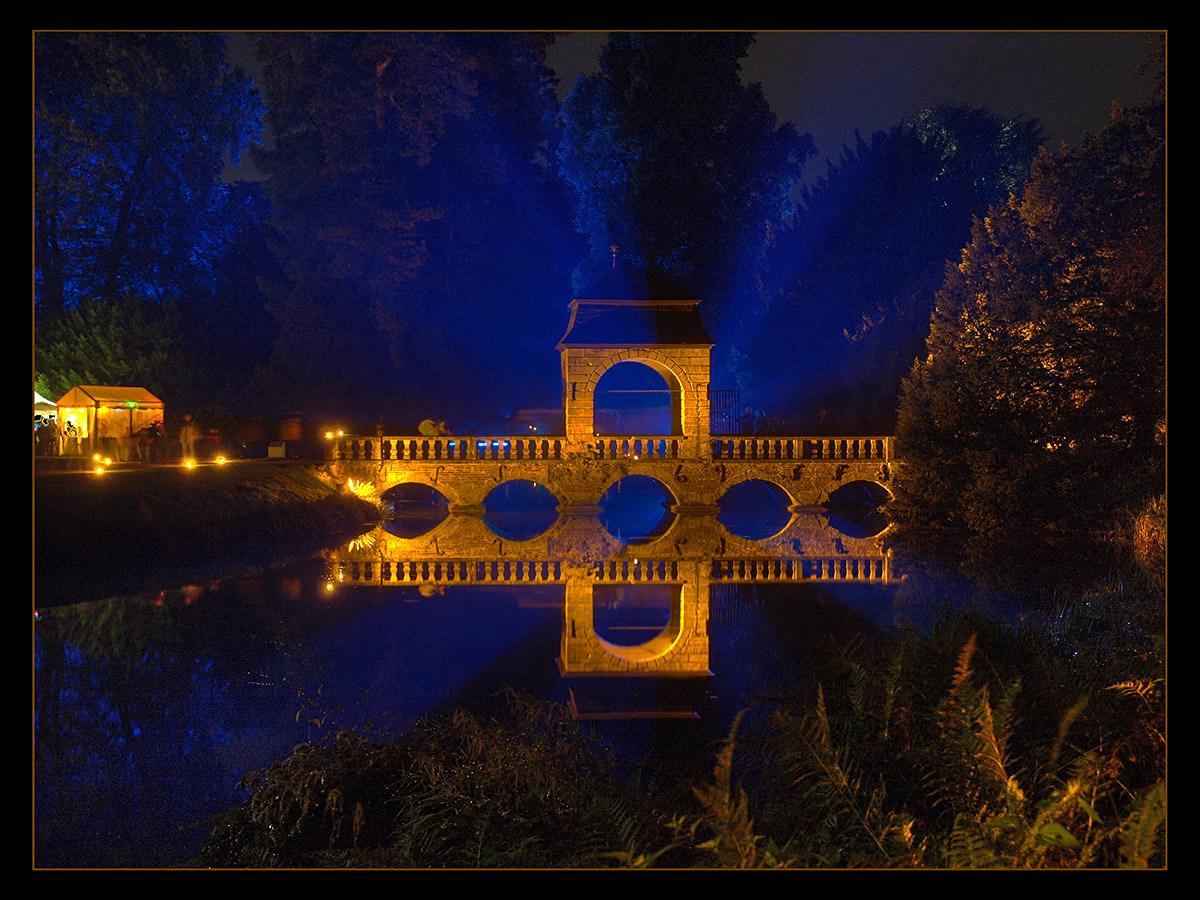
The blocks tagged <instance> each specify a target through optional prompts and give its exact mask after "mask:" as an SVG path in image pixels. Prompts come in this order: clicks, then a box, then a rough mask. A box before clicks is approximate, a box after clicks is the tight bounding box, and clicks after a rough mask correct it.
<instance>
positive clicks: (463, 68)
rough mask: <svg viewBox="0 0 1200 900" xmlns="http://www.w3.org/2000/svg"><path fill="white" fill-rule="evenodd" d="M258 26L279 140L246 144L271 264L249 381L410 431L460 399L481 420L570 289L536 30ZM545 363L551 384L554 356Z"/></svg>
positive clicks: (548, 90) (548, 93)
mask: <svg viewBox="0 0 1200 900" xmlns="http://www.w3.org/2000/svg"><path fill="white" fill-rule="evenodd" d="M254 40H255V43H256V46H257V48H258V52H259V56H260V58H261V59H262V61H263V62H264V66H265V68H264V75H263V79H264V90H265V91H266V96H267V101H268V105H269V108H270V112H269V121H270V122H271V124H272V127H273V130H274V132H275V134H276V135H277V139H276V142H275V146H274V147H273V148H272V149H270V150H269V151H266V152H263V153H261V154H257V157H258V163H259V166H260V168H261V169H262V171H263V172H264V173H266V174H267V175H268V180H267V181H266V186H267V189H268V191H269V192H270V195H271V198H272V201H273V205H274V211H275V214H274V218H273V222H274V224H275V225H276V226H277V227H278V229H279V232H280V234H281V237H282V244H281V247H280V255H281V259H282V260H283V261H284V268H285V273H286V275H287V279H286V282H285V283H283V284H281V285H280V286H279V290H277V291H276V292H275V293H274V296H273V300H272V309H273V311H274V313H275V315H276V317H277V319H278V320H279V323H280V338H279V342H278V344H277V345H276V348H275V353H274V356H273V358H272V360H271V364H270V366H269V367H268V368H267V369H266V370H265V371H264V373H263V380H262V385H263V390H264V391H266V392H269V393H277V392H288V391H290V392H291V393H292V394H293V395H294V396H295V398H296V404H297V406H298V407H304V408H323V409H327V410H331V411H332V410H335V409H338V410H341V411H343V412H344V411H347V410H360V411H361V413H362V414H363V415H369V416H370V420H372V421H373V420H374V419H375V417H376V416H377V415H379V414H380V412H386V413H387V414H388V417H389V418H391V417H392V416H393V415H397V416H399V417H402V418H403V417H411V416H413V415H414V414H415V415H416V418H415V419H413V420H412V425H413V426H415V424H416V422H417V421H419V420H420V419H421V418H424V417H425V416H427V415H430V414H431V407H436V408H437V409H438V410H439V411H440V412H439V417H441V418H450V417H452V413H451V412H450V411H447V410H448V409H452V410H453V414H456V415H459V416H463V415H466V414H468V413H470V412H472V410H469V409H467V407H469V406H470V405H471V403H472V398H474V402H475V403H476V404H477V405H478V406H482V407H486V408H488V409H490V410H491V411H492V413H493V415H497V414H498V412H499V408H500V406H501V402H500V400H499V399H498V398H497V396H496V395H497V394H499V393H500V392H501V391H504V392H505V393H506V394H507V392H508V390H509V388H510V387H515V385H514V383H513V382H514V377H515V376H516V375H517V374H518V373H520V372H521V370H522V363H523V362H525V361H526V360H525V359H524V358H523V355H522V354H523V351H524V349H525V348H526V347H528V343H527V342H528V340H529V339H530V338H531V337H534V338H538V339H539V340H540V342H541V345H542V346H543V347H544V348H545V349H546V351H547V352H548V353H551V354H552V346H553V341H554V338H555V337H556V336H557V335H556V334H554V333H553V332H554V330H555V329H557V328H559V327H560V326H561V324H562V316H561V315H560V310H561V306H562V304H563V302H564V301H563V299H562V298H563V297H564V296H565V293H566V279H567V277H568V276H567V274H566V270H565V269H563V268H562V263H561V262H560V261H559V258H560V257H562V256H564V254H563V253H562V251H561V250H559V249H558V248H557V245H559V244H561V242H562V238H561V235H557V234H556V233H555V231H556V226H555V223H556V221H558V220H560V219H562V218H563V215H562V214H561V213H560V212H559V211H558V207H559V206H561V203H560V201H559V199H558V197H557V196H556V195H555V190H554V187H553V184H552V179H551V177H550V176H551V175H552V173H550V172H549V171H548V170H547V167H546V164H545V158H546V156H547V154H548V153H549V152H550V151H549V147H550V146H551V144H552V142H553V139H552V126H553V123H554V115H553V114H554V110H555V103H554V96H553V79H552V74H551V73H550V72H549V70H548V69H547V68H546V66H545V64H544V49H545V39H544V38H543V37H542V36H539V35H535V34H507V33H449V34H441V33H382V32H380V33H336V34H330V33H319V34H298V33H288V34H283V33H272V34H264V35H256V36H255V37H254ZM539 161H540V162H539ZM557 270H562V281H563V286H562V287H561V288H559V289H558V290H554V289H551V288H550V284H551V282H552V280H553V278H554V276H555V273H556V271H557ZM549 303H553V304H554V306H553V307H551V306H548V305H547V304H549ZM548 323H551V324H549V329H548V328H547V325H548ZM546 369H547V376H546V378H545V379H543V380H545V381H546V382H547V383H549V384H551V385H553V386H554V388H555V389H556V388H557V370H556V366H555V364H554V360H553V357H552V356H550V357H549V365H548V366H547V367H546ZM482 372H486V373H487V375H486V376H484V378H483V381H484V383H483V384H472V383H471V382H472V381H473V379H472V377H471V376H472V375H474V376H475V378H476V379H478V376H479V374H480V373H482ZM398 384H402V385H403V386H404V389H403V390H397V389H396V386H397V385H398ZM480 389H482V390H480ZM464 401H466V402H464Z"/></svg>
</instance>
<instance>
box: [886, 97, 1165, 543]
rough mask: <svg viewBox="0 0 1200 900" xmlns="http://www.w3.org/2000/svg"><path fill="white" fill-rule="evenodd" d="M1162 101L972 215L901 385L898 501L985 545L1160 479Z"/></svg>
mask: <svg viewBox="0 0 1200 900" xmlns="http://www.w3.org/2000/svg"><path fill="white" fill-rule="evenodd" d="M1165 136H1166V132H1165V103H1164V98H1163V95H1162V94H1161V92H1159V93H1156V94H1155V96H1154V97H1153V98H1152V99H1151V101H1150V102H1148V103H1147V104H1146V105H1145V106H1143V107H1140V108H1137V109H1130V110H1114V115H1113V119H1112V122H1111V123H1110V124H1109V126H1108V127H1107V128H1106V129H1105V130H1104V131H1103V132H1102V133H1101V134H1100V135H1099V136H1096V137H1088V138H1086V139H1085V140H1084V142H1083V144H1082V146H1081V147H1079V148H1078V149H1071V148H1064V149H1063V151H1062V152H1061V153H1060V154H1057V155H1052V154H1050V153H1049V152H1046V151H1043V152H1042V154H1041V155H1040V156H1039V157H1038V159H1037V161H1036V162H1035V165H1034V169H1033V173H1032V175H1031V177H1030V180H1029V182H1028V184H1027V186H1026V189H1025V191H1024V194H1023V195H1022V196H1021V197H1020V198H1017V197H1013V198H1012V199H1010V200H1009V201H1008V202H1007V203H1005V204H1002V205H1000V206H998V207H996V208H995V209H994V210H993V211H992V212H991V214H990V215H989V216H988V217H987V218H985V219H981V220H979V221H977V222H976V224H975V227H974V231H973V233H972V237H971V242H970V243H969V244H968V246H967V248H966V249H965V250H964V251H963V254H962V261H961V262H960V264H959V265H958V266H957V267H955V268H953V269H952V270H951V271H950V272H949V276H948V278H947V280H946V283H945V285H944V286H943V287H942V289H941V290H940V291H939V292H938V294H937V310H936V313H935V314H934V318H933V326H932V331H931V334H930V336H929V341H928V347H927V353H926V355H925V356H924V357H923V358H922V359H921V360H919V361H918V362H917V364H916V365H915V366H914V367H913V369H912V372H911V374H910V376H909V377H908V378H907V380H906V381H905V384H904V393H903V401H902V405H901V408H900V417H899V423H898V430H897V442H898V446H899V450H900V452H901V454H902V456H903V459H904V466H903V468H902V469H901V471H900V474H899V476H898V477H897V479H896V481H895V490H896V502H895V503H894V504H893V507H894V512H895V515H896V516H897V517H898V518H899V519H900V520H901V521H902V522H903V523H905V524H907V525H915V526H935V527H952V528H965V529H967V530H969V531H970V532H971V533H972V534H973V535H975V536H976V539H977V540H978V541H979V542H981V543H987V542H991V541H994V540H996V539H997V538H999V537H1007V536H1012V535H1014V534H1016V533H1026V534H1029V533H1035V534H1036V533H1041V529H1043V528H1052V529H1063V528H1071V529H1078V528H1083V529H1096V528H1103V527H1107V526H1108V525H1110V523H1111V521H1112V517H1113V516H1115V515H1116V514H1118V513H1120V512H1123V511H1128V510H1132V509H1135V508H1137V506H1139V505H1140V504H1141V503H1142V502H1144V501H1145V500H1146V499H1147V498H1148V497H1150V496H1153V495H1156V494H1158V493H1160V492H1161V491H1162V489H1163V485H1164V482H1163V473H1164V469H1163V463H1164V459H1163V452H1164V447H1163V442H1164V440H1165V428H1166V419H1165V416H1166V399H1165V398H1166V394H1165V382H1166V358H1165V348H1166V315H1165V288H1166V236H1165V226H1166V179H1165V159H1166V152H1165V151H1166V144H1165Z"/></svg>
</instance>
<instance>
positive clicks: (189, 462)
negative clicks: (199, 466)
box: [183, 459, 196, 469]
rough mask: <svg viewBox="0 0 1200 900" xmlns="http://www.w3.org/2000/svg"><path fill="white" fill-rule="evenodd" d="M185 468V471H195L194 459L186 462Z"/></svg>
mask: <svg viewBox="0 0 1200 900" xmlns="http://www.w3.org/2000/svg"><path fill="white" fill-rule="evenodd" d="M183 466H184V468H185V469H194V468H196V461H195V460H194V459H188V460H184V463H183Z"/></svg>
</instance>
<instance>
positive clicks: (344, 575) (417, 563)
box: [339, 559, 566, 585]
mask: <svg viewBox="0 0 1200 900" xmlns="http://www.w3.org/2000/svg"><path fill="white" fill-rule="evenodd" d="M565 578H566V576H565V574H564V573H563V567H562V562H561V561H559V560H521V559H513V560H441V559H438V560H398V561H391V560H378V561H374V560H372V561H363V562H348V563H343V564H342V565H341V566H340V568H339V579H340V580H342V581H349V582H350V583H351V584H414V585H420V584H438V585H453V584H464V585H465V584H562V583H563V582H564V580H565Z"/></svg>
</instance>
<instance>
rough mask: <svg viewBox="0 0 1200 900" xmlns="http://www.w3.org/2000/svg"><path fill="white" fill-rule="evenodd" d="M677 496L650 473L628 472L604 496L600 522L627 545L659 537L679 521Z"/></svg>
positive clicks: (601, 504) (601, 503)
mask: <svg viewBox="0 0 1200 900" xmlns="http://www.w3.org/2000/svg"><path fill="white" fill-rule="evenodd" d="M673 502H674V498H673V497H672V496H671V494H670V492H669V491H668V490H667V489H666V488H665V487H663V485H662V483H661V482H659V481H657V480H656V479H654V478H651V477H650V476H649V475H628V476H626V477H625V478H622V479H621V480H620V481H618V482H617V483H616V484H614V485H613V486H612V487H610V488H609V489H608V490H607V491H605V492H604V496H602V497H601V498H600V524H601V525H603V526H604V528H605V530H606V531H607V532H608V533H609V534H611V535H612V536H613V537H615V538H616V539H617V540H618V541H621V543H623V544H647V543H649V542H651V541H655V540H658V538H660V537H662V536H663V534H665V533H666V531H667V529H668V528H670V527H671V525H672V523H674V521H675V514H674V513H673V512H671V511H670V507H671V504H672V503H673Z"/></svg>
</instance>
